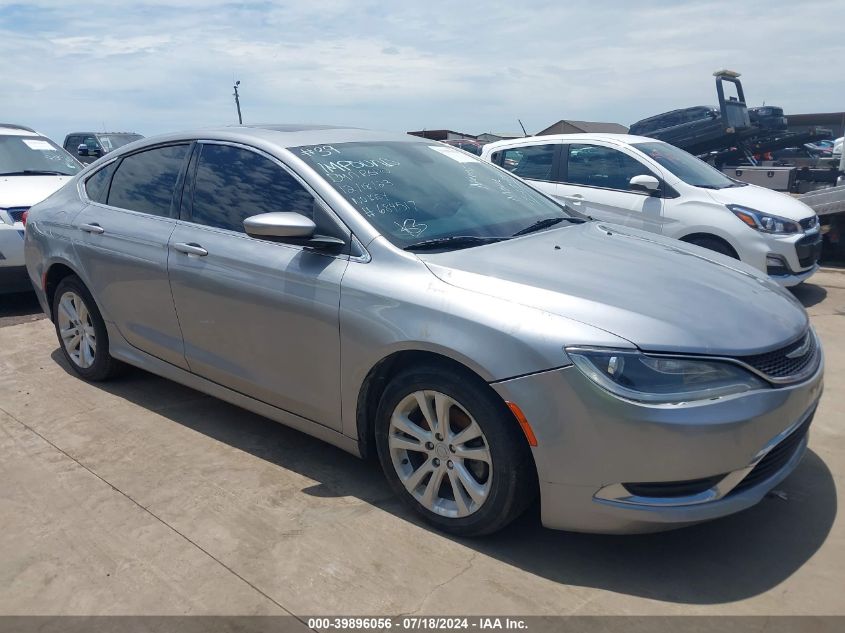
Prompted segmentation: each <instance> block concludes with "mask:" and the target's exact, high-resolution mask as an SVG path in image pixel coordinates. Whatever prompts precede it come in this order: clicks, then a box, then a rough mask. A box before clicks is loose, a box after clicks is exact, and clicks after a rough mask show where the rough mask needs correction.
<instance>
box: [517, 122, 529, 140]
mask: <svg viewBox="0 0 845 633" xmlns="http://www.w3.org/2000/svg"><path fill="white" fill-rule="evenodd" d="M517 121H519V127H521V128H522V133H523V134H525V136H526V137H527V136H528V132H526V131H525V126H524V125H523V124H522V120H521V119H517Z"/></svg>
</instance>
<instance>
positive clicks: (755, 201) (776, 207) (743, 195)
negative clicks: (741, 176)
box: [705, 185, 815, 221]
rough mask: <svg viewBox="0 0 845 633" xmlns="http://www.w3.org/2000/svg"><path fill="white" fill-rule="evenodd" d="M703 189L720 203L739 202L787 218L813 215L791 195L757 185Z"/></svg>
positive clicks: (798, 218) (812, 212) (802, 217)
mask: <svg viewBox="0 0 845 633" xmlns="http://www.w3.org/2000/svg"><path fill="white" fill-rule="evenodd" d="M705 191H707V194H708V195H709V196H710V197H711V198H713V200H715V201H716V202H719V203H721V204H741V205H743V206H745V207H750V208H752V209H754V210H755V211H761V212H763V213H771V214H773V215H779V216H780V217H782V218H786V219H787V220H796V221H797V220H803V219H804V218H809V217H812V216H813V215H815V211H813V210H812V209H811V208H810V207H808V206H807V205H806V204H804V203H803V202H799V201H798V200H796V199H795V198H793V197H792V196H790V195H787V194H785V193H781V192H780V191H772V190H771V189H766V188H765V187H758V186H757V185H746V186H745V187H728V188H727V189H705Z"/></svg>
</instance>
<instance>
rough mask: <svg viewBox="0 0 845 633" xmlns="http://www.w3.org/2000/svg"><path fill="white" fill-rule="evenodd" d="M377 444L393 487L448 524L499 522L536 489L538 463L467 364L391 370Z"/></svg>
mask: <svg viewBox="0 0 845 633" xmlns="http://www.w3.org/2000/svg"><path fill="white" fill-rule="evenodd" d="M376 446H377V449H378V455H379V461H380V462H381V466H382V470H383V471H384V473H385V476H386V477H387V480H388V482H389V483H390V485H391V487H392V488H393V490H394V491H395V492H396V494H397V495H398V496H399V497H400V498H401V499H402V501H403V502H404V503H405V504H406V505H407V506H408V507H410V508H411V509H412V510H413V511H414V512H416V513H417V514H418V515H420V516H421V517H422V518H424V519H425V520H426V521H428V522H429V523H431V524H433V525H434V526H436V527H437V528H439V529H441V530H443V531H445V532H449V533H452V534H455V535H459V536H477V535H482V534H489V533H492V532H495V531H497V530H500V529H501V528H503V527H504V526H506V525H507V524H508V523H510V522H511V521H513V520H514V519H515V518H516V517H518V516H519V515H520V514H521V513H522V512H523V511H524V510H525V508H526V507H527V506H528V505H529V504H530V503H531V502H532V501H533V499H534V497H535V495H536V489H537V488H536V470H535V468H534V463H533V460H532V459H531V454H530V450H529V448H528V445H527V442H526V441H525V438H524V436H523V435H522V432H521V430H520V427H519V425H518V423H517V421H516V420H515V419H514V417H513V414H512V413H511V412H510V410H509V409H508V408H507V406H506V405H505V404H504V403H503V402H502V401H501V400H500V399H499V398H498V396H497V395H496V394H495V392H493V391H492V390H491V389H490V387H489V385H487V384H486V383H485V382H484V381H483V380H481V379H480V378H478V377H477V376H475V375H474V374H471V373H470V372H468V371H467V372H463V371H460V370H457V369H454V368H452V367H448V366H426V367H417V368H410V369H407V370H404V371H402V372H400V373H399V374H398V375H396V376H395V377H394V378H393V380H391V381H390V383H389V384H388V386H387V388H386V389H385V392H384V394H383V395H382V399H381V403H380V405H379V408H378V413H377V420H376Z"/></svg>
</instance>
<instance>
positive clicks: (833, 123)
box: [786, 112, 845, 138]
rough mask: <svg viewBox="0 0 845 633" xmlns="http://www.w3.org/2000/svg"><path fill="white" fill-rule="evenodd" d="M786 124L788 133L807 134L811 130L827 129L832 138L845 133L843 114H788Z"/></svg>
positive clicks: (844, 114)
mask: <svg viewBox="0 0 845 633" xmlns="http://www.w3.org/2000/svg"><path fill="white" fill-rule="evenodd" d="M786 124H787V127H788V129H789V131H790V132H809V131H811V129H812V128H820V127H821V128H827V129H829V130H830V131H831V132H832V133H833V138H839V137H840V136H843V132H845V112H820V113H818V114H789V113H787V115H786Z"/></svg>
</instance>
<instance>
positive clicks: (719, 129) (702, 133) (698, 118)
mask: <svg viewBox="0 0 845 633" xmlns="http://www.w3.org/2000/svg"><path fill="white" fill-rule="evenodd" d="M628 134H633V135H636V136H651V137H653V138H657V139H660V140H661V141H665V142H667V143H671V144H672V145H676V146H678V147H682V148H684V149H686V148H687V147H689V146H691V145H692V146H695V145H697V144H698V143H700V142H701V141H702V140H703V141H705V142H706V141H707V140H709V139H713V138H719V137H722V136H724V135H725V130H724V126H723V123H722V117H721V115H720V113H719V108H716V107H713V106H694V107H692V108H682V109H680V110H672V111H671V112H664V113H663V114H658V115H656V116H652V117H649V118H647V119H643V120H642V121H637V122H636V123H634V124H633V125H632V126H631V127H630V129H629V130H628ZM688 151H689V150H688Z"/></svg>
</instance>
